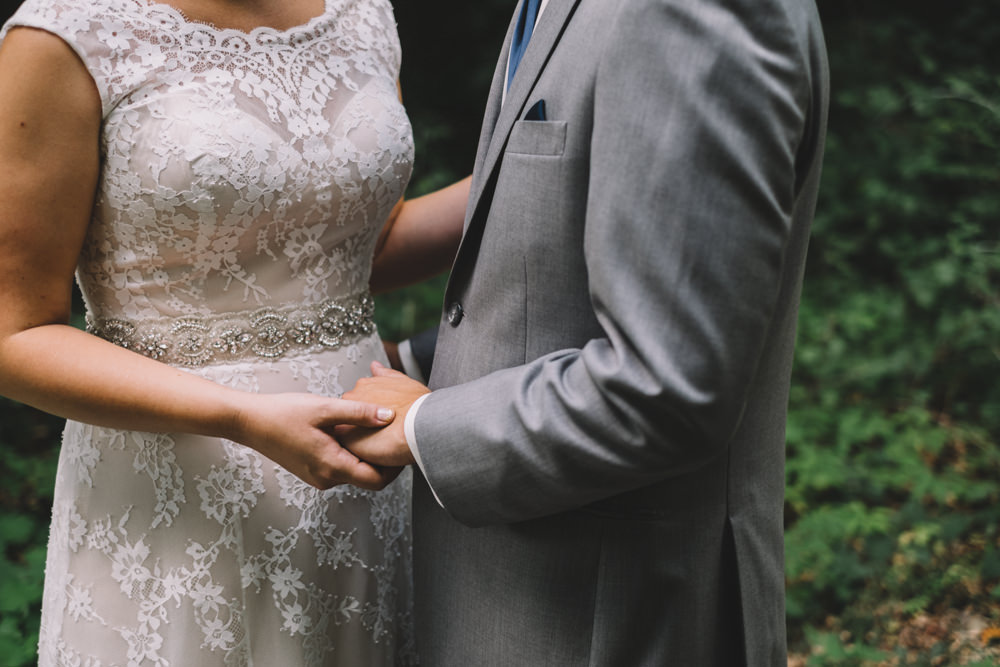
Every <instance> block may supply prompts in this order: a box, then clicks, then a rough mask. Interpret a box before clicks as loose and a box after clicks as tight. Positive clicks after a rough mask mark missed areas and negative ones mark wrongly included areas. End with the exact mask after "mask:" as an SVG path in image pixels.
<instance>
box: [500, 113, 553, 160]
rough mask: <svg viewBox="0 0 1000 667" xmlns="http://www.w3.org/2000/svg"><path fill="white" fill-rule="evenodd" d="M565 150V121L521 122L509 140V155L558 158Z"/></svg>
mask: <svg viewBox="0 0 1000 667" xmlns="http://www.w3.org/2000/svg"><path fill="white" fill-rule="evenodd" d="M565 149H566V121H564V120H519V121H517V122H516V123H514V127H513V129H511V131H510V138H509V139H508V140H507V153H517V154H521V155H552V156H558V155H562V154H563V151H564V150H565Z"/></svg>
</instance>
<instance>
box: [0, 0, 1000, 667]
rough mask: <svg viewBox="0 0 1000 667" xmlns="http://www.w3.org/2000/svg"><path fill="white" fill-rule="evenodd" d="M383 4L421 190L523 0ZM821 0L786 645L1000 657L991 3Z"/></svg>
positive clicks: (824, 656)
mask: <svg viewBox="0 0 1000 667" xmlns="http://www.w3.org/2000/svg"><path fill="white" fill-rule="evenodd" d="M803 1H805V0H803ZM394 5H395V7H396V17H397V20H398V22H399V28H400V33H401V39H402V40H403V49H404V69H403V73H402V84H403V93H404V99H405V101H406V103H407V106H408V108H409V111H410V115H411V119H412V121H413V124H414V128H415V133H416V140H417V165H416V172H415V174H414V180H413V184H412V187H411V195H417V194H421V193H423V192H427V191H429V190H431V189H434V188H436V187H438V186H441V185H444V184H446V183H449V182H451V181H452V180H454V179H456V178H459V177H461V176H463V175H465V174H466V173H467V172H468V171H469V169H470V168H471V165H472V160H473V157H474V152H475V146H476V139H477V136H478V132H479V125H480V119H481V113H482V108H483V104H484V101H485V95H486V88H487V86H488V84H489V80H490V77H491V75H492V70H493V65H494V62H495V57H496V53H497V51H498V49H499V46H500V41H501V39H502V35H503V33H504V31H505V29H506V26H507V23H508V20H509V17H510V13H511V11H512V8H513V5H514V0H476V2H458V1H456V0H437V1H435V2H417V1H416V0H395V2H394ZM819 5H820V10H821V12H822V14H823V18H824V24H825V28H826V35H827V42H828V47H829V52H830V62H831V68H832V79H833V96H832V105H831V114H830V132H829V141H828V147H827V153H826V164H825V170H824V179H823V189H822V193H821V197H820V202H819V207H818V211H817V215H816V222H815V225H814V231H813V239H812V245H811V248H810V255H809V263H808V269H807V275H806V283H805V290H804V294H803V302H802V311H801V318H800V328H799V342H798V351H797V356H796V365H795V371H794V378H793V389H792V396H791V414H790V418H789V426H788V466H787V488H788V490H787V505H786V528H787V530H786V535H787V549H786V554H787V563H786V571H787V581H788V627H789V639H790V646H791V651H792V655H791V658H790V663H791V664H793V665H798V666H804V665H810V666H814V665H838V666H839V665H859V666H860V665H926V666H931V665H958V664H969V665H995V664H1000V646H998V643H1000V534H998V532H1000V531H998V527H1000V448H998V442H1000V381H998V378H1000V153H998V151H1000V69H998V64H1000V58H998V57H997V45H1000V3H998V2H997V1H996V0H963V1H960V2H953V3H943V2H929V1H928V0H910V1H904V0H881V1H880V2H866V1H864V0H819ZM442 284H443V283H442V280H441V279H439V280H435V281H432V282H431V283H429V284H428V285H424V286H419V287H416V288H412V289H409V290H406V291H403V292H400V293H397V294H392V295H387V296H386V297H384V298H381V299H380V301H379V316H378V318H379V323H380V327H381V329H382V331H383V334H384V335H385V336H386V337H398V336H401V335H407V334H408V333H411V332H413V331H416V330H419V329H421V328H422V327H424V326H428V325H430V324H432V323H434V322H435V320H436V318H437V311H438V305H439V303H438V302H439V299H440V292H441V287H442ZM60 428H61V423H60V420H58V419H54V418H51V417H48V416H45V415H42V414H40V413H38V412H35V411H33V410H31V409H28V408H25V407H23V406H20V405H17V404H14V403H11V402H6V401H2V402H0V665H10V666H19V665H30V664H33V663H34V660H35V658H34V654H35V646H34V644H35V641H36V637H37V631H38V610H39V604H40V595H41V581H42V569H43V562H44V549H45V540H46V534H47V521H48V514H49V505H50V503H51V488H52V481H53V476H54V472H55V461H56V456H57V450H58V438H59V431H60Z"/></svg>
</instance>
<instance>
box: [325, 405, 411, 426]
mask: <svg viewBox="0 0 1000 667" xmlns="http://www.w3.org/2000/svg"><path fill="white" fill-rule="evenodd" d="M334 400H335V401H336V403H335V404H334V409H333V410H332V411H331V412H330V414H328V415H327V418H326V419H325V420H324V421H327V422H331V423H333V424H335V425H336V424H352V425H354V426H368V427H370V428H379V427H381V426H385V425H386V424H389V423H391V422H392V420H393V419H394V418H395V417H396V412H395V410H393V409H392V408H387V407H384V406H380V405H374V404H372V403H362V402H361V401H350V400H347V399H343V398H340V399H334Z"/></svg>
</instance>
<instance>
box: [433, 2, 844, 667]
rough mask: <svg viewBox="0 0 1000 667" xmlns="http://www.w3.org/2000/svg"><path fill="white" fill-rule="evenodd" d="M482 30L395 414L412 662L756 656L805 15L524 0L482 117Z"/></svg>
mask: <svg viewBox="0 0 1000 667" xmlns="http://www.w3.org/2000/svg"><path fill="white" fill-rule="evenodd" d="M509 41H510V38H509V36H508V40H507V45H505V47H504V50H503V53H502V55H501V59H500V64H499V65H498V67H497V73H496V76H495V78H494V82H493V90H492V92H491V94H490V98H489V102H488V105H487V109H486V118H485V122H484V127H483V133H482V139H481V142H480V146H479V154H478V158H477V162H476V166H475V170H474V182H473V186H472V195H471V200H470V203H469V209H468V215H467V221H466V231H465V236H464V239H463V242H462V245H461V249H460V251H459V254H458V257H457V259H456V262H455V265H454V268H453V271H452V276H451V280H450V282H449V285H448V287H447V291H446V297H445V309H444V310H445V319H444V321H443V323H442V326H441V328H440V332H439V341H438V344H437V352H436V356H435V359H434V370H433V374H432V377H431V386H432V388H433V389H434V392H433V394H431V395H430V397H429V398H428V399H427V400H426V401H425V402H424V404H423V406H422V407H421V409H420V411H419V413H418V414H417V418H416V424H415V425H416V436H417V441H418V446H419V450H420V454H421V458H422V461H423V467H424V469H425V471H426V475H427V480H429V482H430V484H431V485H432V486H433V488H434V490H435V492H436V493H437V495H438V497H439V498H440V500H441V502H442V504H443V506H444V509H442V507H441V506H439V505H438V503H437V502H435V500H434V498H433V497H432V495H431V494H430V491H429V489H428V487H427V483H426V481H425V480H424V479H423V478H420V479H418V480H417V482H416V485H415V490H414V508H413V511H414V545H415V547H414V548H415V581H416V593H417V596H418V601H417V610H416V618H417V628H418V633H417V635H418V643H419V648H420V651H421V657H422V660H423V664H425V665H429V666H430V667H448V666H452V665H454V666H456V667H458V666H461V667H468V666H473V667H479V666H483V665H510V666H512V667H513V666H518V667H523V666H529V667H535V666H542V665H545V666H549V665H607V666H612V667H619V666H631V665H680V666H685V667H686V666H691V667H707V666H711V665H736V664H748V665H774V666H776V667H777V666H779V665H780V666H782V667H783V666H784V665H785V618H784V576H783V556H782V552H783V541H782V507H783V492H784V470H783V467H784V428H785V416H786V406H787V399H788V387H789V375H790V371H791V365H792V352H793V345H794V337H795V321H796V313H797V307H798V300H799V292H800V287H801V282H802V273H803V265H804V260H805V254H806V245H807V238H808V233H809V226H810V221H811V219H812V216H813V210H814V206H815V201H816V193H817V184H818V180H819V173H820V161H821V155H822V144H823V136H824V132H825V124H826V106H827V96H828V90H827V87H828V83H827V67H826V60H825V51H824V46H823V38H822V34H821V30H820V26H819V21H818V18H817V14H816V8H815V6H814V4H813V2H812V0H551V2H550V4H549V6H548V8H547V9H546V12H545V14H544V15H543V16H542V18H541V20H540V22H539V24H538V26H537V27H536V29H535V33H534V36H533V37H532V39H531V42H530V43H529V45H528V49H527V52H526V54H525V56H524V60H523V61H522V63H521V66H520V69H519V70H518V72H517V76H516V77H515V79H514V82H513V84H512V87H511V89H510V90H509V92H508V94H507V99H506V102H505V103H504V104H503V105H502V107H501V104H500V96H501V86H502V84H503V72H504V64H505V62H506V57H507V49H508V45H509ZM540 99H544V101H545V105H546V110H547V120H544V121H528V120H523V117H524V114H525V113H526V111H527V110H528V109H529V108H530V107H531V106H532V105H533V104H534V103H535V102H537V101H538V100H540Z"/></svg>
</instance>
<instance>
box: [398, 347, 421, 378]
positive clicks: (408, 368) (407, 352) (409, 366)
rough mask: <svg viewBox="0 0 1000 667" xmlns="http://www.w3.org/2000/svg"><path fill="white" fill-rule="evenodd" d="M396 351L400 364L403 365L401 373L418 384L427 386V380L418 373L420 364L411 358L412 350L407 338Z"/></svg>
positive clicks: (413, 357) (414, 358)
mask: <svg viewBox="0 0 1000 667" xmlns="http://www.w3.org/2000/svg"><path fill="white" fill-rule="evenodd" d="M396 351H397V353H398V354H399V361H400V363H402V364H403V372H404V373H406V375H407V376H409V377H411V378H413V379H414V380H416V381H417V382H419V383H420V384H427V378H425V377H424V374H423V373H421V372H420V364H418V363H417V358H416V357H415V356H413V348H411V347H410V339H409V338H407V339H406V340H404V341H403V342H401V343H400V344H399V346H398V347H397V348H396Z"/></svg>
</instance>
